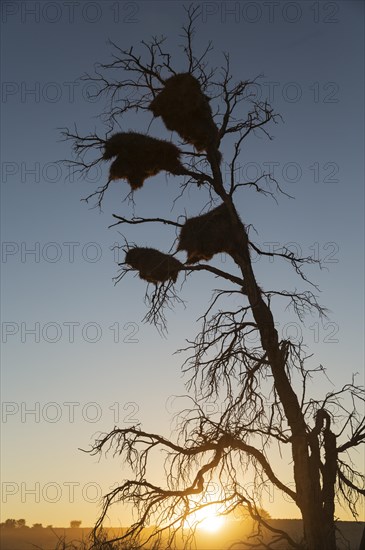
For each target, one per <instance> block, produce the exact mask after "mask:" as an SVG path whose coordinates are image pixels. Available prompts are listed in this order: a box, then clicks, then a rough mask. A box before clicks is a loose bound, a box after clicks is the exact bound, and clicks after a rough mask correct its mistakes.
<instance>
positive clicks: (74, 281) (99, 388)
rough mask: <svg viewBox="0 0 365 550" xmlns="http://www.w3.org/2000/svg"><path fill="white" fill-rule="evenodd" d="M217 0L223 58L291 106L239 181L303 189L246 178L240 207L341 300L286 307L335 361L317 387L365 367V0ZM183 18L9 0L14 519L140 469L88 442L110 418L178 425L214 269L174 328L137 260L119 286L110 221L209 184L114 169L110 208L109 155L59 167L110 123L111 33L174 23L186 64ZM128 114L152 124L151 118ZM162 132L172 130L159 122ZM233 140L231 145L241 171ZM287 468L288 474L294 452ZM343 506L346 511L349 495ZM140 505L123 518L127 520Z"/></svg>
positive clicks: (157, 233) (197, 198)
mask: <svg viewBox="0 0 365 550" xmlns="http://www.w3.org/2000/svg"><path fill="white" fill-rule="evenodd" d="M199 4H200V7H201V15H200V17H199V19H198V20H197V23H196V27H197V33H196V47H197V48H198V49H199V48H203V47H204V45H206V43H207V42H208V41H209V40H212V41H213V45H214V52H213V53H212V54H211V55H210V61H211V63H212V64H213V65H214V66H216V67H217V66H218V67H219V66H221V65H222V63H223V55H222V52H229V53H230V56H231V72H232V74H233V77H234V79H235V80H237V81H238V80H240V79H242V80H245V79H249V78H254V77H256V76H257V75H263V76H262V78H261V83H262V97H263V98H264V97H267V98H268V99H270V101H271V104H272V105H273V106H274V108H275V110H276V112H278V113H280V114H281V115H282V117H283V122H282V123H280V124H278V125H276V126H274V127H273V128H271V132H272V134H273V137H274V139H273V140H272V141H270V140H268V139H264V138H263V137H259V138H252V139H251V141H249V142H247V144H246V145H245V147H244V148H243V149H242V153H241V157H240V177H242V178H246V179H250V178H252V177H254V176H255V175H257V174H260V173H262V172H263V171H266V170H267V167H269V166H271V167H272V168H273V169H274V175H275V177H276V178H277V179H278V181H279V182H280V184H281V186H282V188H283V189H284V190H285V191H286V192H287V193H289V194H290V195H292V196H293V197H294V199H289V198H287V197H285V196H282V197H279V202H278V204H277V203H275V202H274V201H272V200H270V199H269V198H264V197H262V196H257V194H255V193H254V192H253V191H250V190H248V191H246V190H245V192H243V191H242V192H241V193H240V195H239V196H238V208H239V212H240V215H241V218H242V220H243V221H244V223H246V224H253V225H254V226H255V229H256V230H257V234H256V235H255V242H257V243H260V245H261V246H262V247H263V248H264V250H267V251H269V250H270V249H271V248H270V247H272V246H283V245H289V243H291V245H290V246H291V247H292V248H293V247H294V249H295V250H298V251H300V252H302V253H303V255H310V254H315V255H316V257H318V258H320V259H321V260H322V262H323V265H324V269H322V270H319V269H318V268H313V267H311V268H310V269H309V270H308V274H309V275H310V277H311V279H312V280H313V281H314V282H315V283H316V284H318V285H319V287H320V289H321V293H320V301H321V303H322V304H323V305H325V306H326V307H327V308H329V310H330V314H329V319H328V321H327V322H325V323H324V324H322V322H321V321H320V320H318V319H317V318H315V317H312V318H309V319H307V320H306V322H305V324H304V326H300V325H299V323H298V321H297V319H296V318H295V317H294V316H293V315H287V314H283V313H282V311H281V310H278V313H277V315H278V316H277V320H278V323H279V335H280V336H281V337H285V336H288V335H291V336H292V337H293V338H295V335H296V334H297V331H299V332H298V334H300V335H302V336H303V338H304V340H305V342H306V344H307V345H308V349H309V350H310V352H311V353H313V358H312V361H313V364H315V365H318V364H323V365H324V366H325V367H326V368H327V369H328V371H327V372H328V376H329V378H330V379H331V381H332V383H333V386H332V385H331V383H330V382H329V381H328V380H326V379H325V378H322V379H320V380H319V381H318V382H316V384H315V385H313V391H315V392H318V393H321V394H322V395H324V394H325V393H326V392H327V391H329V390H330V389H332V388H333V387H341V386H342V385H344V384H345V383H347V382H349V381H350V379H351V375H352V374H353V373H356V372H357V373H359V376H358V378H357V380H358V381H359V383H363V382H364V348H363V331H364V301H363V275H364V256H363V249H364V166H363V151H364V104H363V96H364V70H363V66H364V64H363V62H364V59H363V51H364V18H363V15H364V13H363V12H364V7H363V3H362V2H361V1H346V2H345V1H336V2H322V1H321V2H315V1H314V2H313V1H293V2H285V1H284V2H281V1H276V2H271V1H268V2H265V1H252V2H246V1H242V2H200V3H199ZM184 22H185V15H184V11H183V3H182V2H179V1H174V2H164V1H148V2H144V1H139V2H134V1H132V2H121V1H118V0H113V1H112V2H109V1H103V2H91V1H90V2H89V1H83V0H80V1H79V2H74V3H72V2H66V1H55V2H31V1H27V2H23V1H19V2H9V1H4V2H3V3H2V46H3V48H2V54H1V55H2V60H1V61H2V103H1V109H2V135H1V138H2V139H1V144H2V145H1V170H2V182H1V193H2V206H1V208H2V212H1V213H2V216H1V231H2V264H1V267H2V286H1V298H2V307H1V316H2V325H1V326H2V357H1V359H2V361H1V368H2V370H1V392H2V461H1V464H2V466H1V470H2V471H1V474H2V475H1V477H2V505H1V519H2V521H4V520H5V519H6V518H8V517H15V518H26V520H27V523H28V524H30V525H31V524H33V523H35V522H42V523H43V525H48V524H53V525H56V526H64V525H68V523H69V521H70V520H73V519H79V520H82V522H83V525H85V526H86V525H92V524H93V523H94V521H95V519H96V517H97V514H98V511H99V509H100V508H99V499H100V497H101V495H102V494H103V493H105V492H106V491H107V490H108V489H109V488H110V487H113V486H115V484H116V483H117V482H120V481H121V480H122V479H123V470H122V467H121V463H120V462H118V460H113V459H112V457H111V456H109V458H108V459H104V458H103V459H101V460H100V461H99V460H98V459H97V458H95V457H90V456H88V455H87V454H85V453H83V452H82V451H80V448H84V449H85V448H88V446H89V445H90V444H91V443H92V441H93V439H94V436H95V434H97V433H98V432H100V431H107V430H110V429H112V428H113V427H114V425H119V426H120V427H122V426H128V425H132V424H134V423H135V422H136V421H139V422H141V423H142V425H143V427H144V428H146V429H150V430H153V431H155V432H156V431H157V432H161V433H164V434H167V435H169V433H170V429H171V417H172V413H173V412H176V410H175V409H176V406H177V405H176V401H175V400H174V398H173V396H174V395H176V394H182V393H185V388H184V378H183V377H182V374H181V370H180V367H181V362H182V361H181V356H180V355H177V356H176V355H173V353H174V351H175V350H176V349H178V348H181V347H183V345H184V343H185V339H187V338H190V339H191V338H193V337H194V335H195V334H196V333H197V332H198V329H199V326H200V325H199V322H198V321H197V319H198V317H199V315H201V314H202V313H203V312H204V306H205V305H206V304H207V302H208V300H209V297H210V294H211V289H213V288H215V286H216V282H215V280H214V279H213V278H210V277H209V275H203V274H201V273H197V274H194V277H191V278H190V279H189V280H188V281H187V282H186V283H185V285H184V286H183V288H182V289H181V297H182V298H183V299H184V300H185V301H186V308H184V307H182V306H181V305H180V306H179V305H178V306H177V307H176V308H175V310H174V311H171V312H169V313H168V329H169V331H168V334H167V337H166V338H161V336H160V335H159V334H158V332H157V331H156V329H155V328H154V327H151V326H150V325H148V324H145V323H143V322H142V319H143V317H144V315H145V313H146V306H145V305H144V303H143V296H144V294H145V289H146V285H145V283H144V282H143V281H141V280H140V279H138V278H133V277H132V276H129V277H125V278H124V280H123V281H122V282H121V283H119V284H117V285H115V284H114V282H113V277H115V276H116V275H117V273H118V266H117V263H118V261H122V260H123V258H120V257H118V253H117V252H116V250H113V246H114V245H115V244H121V243H122V242H123V238H122V235H121V234H120V232H119V229H118V228H113V229H108V226H109V225H110V224H111V223H112V221H113V218H112V214H119V215H124V216H126V217H128V216H132V215H133V214H136V215H141V216H143V215H144V216H151V217H153V216H155V215H156V216H157V215H159V214H160V215H163V214H164V213H166V211H167V212H169V215H170V217H172V216H176V217H177V216H178V215H180V214H183V213H184V209H185V210H186V212H188V213H189V215H196V214H198V212H199V210H200V208H201V207H202V205H203V204H204V199H205V198H206V197H204V195H202V194H199V193H198V192H197V191H196V190H195V191H194V190H192V191H191V194H190V200H189V196H186V197H185V198H184V199H183V200H182V201H180V202H178V203H177V204H176V205H175V207H174V209H173V210H172V211H170V210H171V207H172V201H173V199H174V198H175V197H176V195H177V194H178V192H179V188H178V184H179V181H178V179H177V178H169V179H168V178H166V177H165V176H164V175H159V176H157V177H155V178H153V179H151V180H148V181H147V182H146V183H145V186H144V188H143V189H142V190H139V191H138V192H137V193H135V204H134V205H132V204H131V203H130V202H128V201H125V200H124V199H125V197H126V196H127V194H128V186H127V184H126V182H123V181H120V182H116V183H115V184H114V186H113V188H112V189H111V191H110V193H109V194H107V195H106V197H105V201H104V204H103V208H102V211H101V212H100V211H99V210H98V209H97V208H94V209H92V208H91V205H90V204H89V205H87V204H86V203H85V202H83V201H81V199H82V198H84V197H85V196H86V195H88V194H89V193H91V192H93V191H94V190H95V189H96V187H97V186H98V185H100V184H101V183H103V182H105V181H106V178H107V166H106V165H105V166H103V167H102V169H101V170H99V171H97V172H96V173H92V174H90V176H89V178H88V179H86V180H79V179H78V178H77V177H74V176H73V175H72V174H71V173H70V170H69V168H67V166H65V165H63V164H60V163H58V161H59V160H61V159H66V158H70V156H71V152H70V144H69V143H65V142H63V141H61V136H60V128H63V127H70V128H72V127H73V124H74V123H76V124H77V127H78V129H79V130H80V132H81V133H84V134H87V133H88V132H92V131H94V130H95V129H96V130H97V131H98V132H100V133H102V132H103V126H102V123H101V122H100V120H99V119H98V118H97V115H98V114H100V113H101V112H102V110H103V108H104V103H103V100H96V101H94V100H90V98H89V96H88V93H89V91H90V88H88V86H89V85H88V84H87V83H85V82H83V81H80V76H81V75H82V74H83V73H85V72H92V70H93V66H94V63H95V62H107V61H109V60H110V59H111V53H112V50H111V46H110V45H109V44H108V39H110V40H112V41H114V42H115V43H117V44H118V45H119V46H120V47H124V48H128V47H130V46H131V45H135V46H136V48H139V47H140V42H141V41H142V40H148V39H149V38H150V37H151V36H156V35H157V36H159V35H161V34H163V35H165V36H167V37H168V42H167V44H168V48H169V51H170V52H171V55H172V58H173V59H176V69H177V70H178V71H184V70H186V65H185V64H184V62H183V57H182V55H181V48H179V44H181V26H182V24H183V23H184ZM91 91H94V90H91ZM149 122H150V120H148V121H147V124H148V123H149ZM121 125H122V128H123V129H124V130H133V129H137V130H138V131H146V130H147V127H146V120H145V119H144V120H142V119H141V118H140V117H139V115H133V116H132V115H129V116H128V118H127V119H126V120H123V121H121ZM150 133H151V135H155V136H156V137H161V138H166V139H170V138H171V133H169V132H167V131H164V129H163V127H162V125H161V124H159V123H156V122H154V123H152V125H151V127H150ZM175 138H176V136H175ZM229 145H230V144H229V143H227V144H224V145H223V146H222V153H223V164H222V167H223V172H224V174H225V175H226V172H227V162H229V158H230V154H231V149H230V146H229ZM124 234H125V235H126V236H127V238H129V239H130V240H133V241H134V242H136V243H138V244H139V245H140V246H155V247H157V248H160V249H161V250H165V251H167V250H168V249H169V247H170V246H171V244H172V243H173V240H174V237H175V235H174V232H173V231H172V230H171V229H166V228H159V227H146V226H145V227H138V228H136V227H133V228H128V230H127V229H126V230H125V232H124ZM181 258H183V256H181ZM254 268H255V272H256V274H257V278H258V281H259V283H260V284H262V286H264V287H265V288H281V289H282V288H293V287H295V286H296V285H297V286H299V285H300V284H301V281H300V280H298V279H296V278H295V276H294V275H293V273H291V271H290V269H289V268H288V267H285V266H282V265H281V264H279V262H277V261H275V262H274V263H268V262H266V263H264V262H263V261H262V260H260V261H258V260H257V259H256V260H255V262H254ZM232 269H234V267H232ZM179 288H180V287H179ZM274 313H275V312H274ZM358 460H359V463H360V464H361V455H359V456H358ZM278 468H282V469H283V470H280V471H283V475H284V477H285V475H286V472H287V471H288V470H289V468H288V465H281V466H279V465H278ZM265 504H266V507H267V509H268V510H269V512H270V513H271V515H272V516H274V517H298V511H297V510H296V508H295V507H294V506H293V505H291V504H289V503H288V502H285V501H283V500H282V499H281V498H280V495H278V494H277V493H274V494H273V495H270V497H269V498H268V499H267V501H265ZM338 515H340V516H341V517H344V518H348V516H347V515H346V514H345V513H344V512H343V511H341V510H340V509H339V510H338ZM123 521H124V519H121V518H120V517H119V516H118V515H117V514H116V515H115V516H113V515H111V519H110V522H111V524H114V525H116V524H119V523H120V522H122V523H123Z"/></svg>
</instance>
